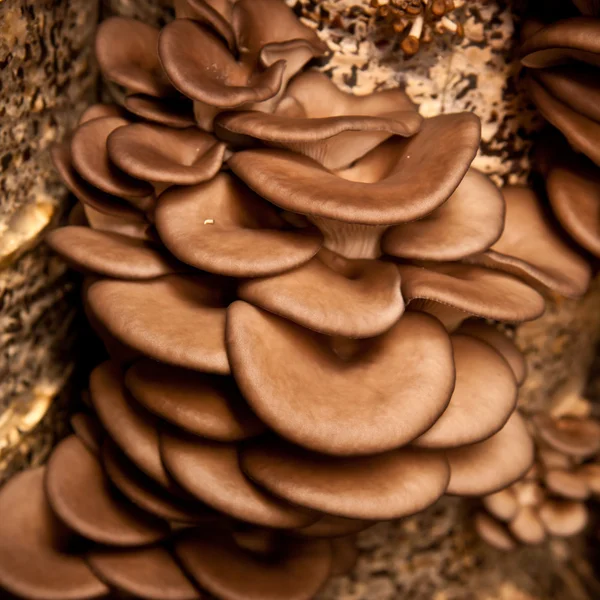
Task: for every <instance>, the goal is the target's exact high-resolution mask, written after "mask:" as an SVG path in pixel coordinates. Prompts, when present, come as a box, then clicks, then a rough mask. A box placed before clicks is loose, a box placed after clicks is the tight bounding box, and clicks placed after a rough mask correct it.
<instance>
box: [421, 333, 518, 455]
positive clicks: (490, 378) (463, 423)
mask: <svg viewBox="0 0 600 600" xmlns="http://www.w3.org/2000/svg"><path fill="white" fill-rule="evenodd" d="M415 335H419V334H415ZM451 340H452V347H453V349H454V367H455V371H456V384H455V386H454V392H453V393H452V397H451V399H450V403H449V404H448V407H447V408H446V410H445V411H444V413H443V414H442V416H441V417H440V418H439V419H438V420H437V421H436V422H435V423H434V424H433V426H432V427H431V428H430V429H428V430H427V431H426V432H425V433H424V434H422V435H421V436H420V437H418V438H417V439H416V440H415V441H414V442H413V443H414V444H415V445H417V446H421V447H423V448H440V449H442V448H454V447H456V446H465V445H467V444H474V443H476V442H480V441H482V440H485V439H487V438H489V437H490V436H491V435H493V434H494V433H496V432H497V431H499V430H500V429H502V427H503V426H504V424H505V423H506V421H507V420H508V418H509V417H510V415H511V413H512V411H513V409H514V408H515V405H516V403H517V385H516V382H515V378H514V376H513V373H512V371H511V369H510V367H509V365H508V363H507V362H506V361H505V360H504V358H502V356H501V355H500V354H498V352H496V351H495V350H494V349H493V348H492V347H491V346H490V345H489V344H486V343H485V342H482V341H480V340H478V339H476V338H472V337H470V336H467V335H453V336H452V338H451Z"/></svg>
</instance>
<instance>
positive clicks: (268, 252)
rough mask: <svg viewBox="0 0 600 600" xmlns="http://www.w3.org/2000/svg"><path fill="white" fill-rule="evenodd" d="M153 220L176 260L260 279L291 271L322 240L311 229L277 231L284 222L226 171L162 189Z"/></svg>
mask: <svg viewBox="0 0 600 600" xmlns="http://www.w3.org/2000/svg"><path fill="white" fill-rule="evenodd" d="M155 219H156V227H157V229H158V231H159V233H160V236H161V238H162V240H163V241H164V243H165V245H166V246H167V247H168V248H169V250H171V252H173V254H175V256H177V257H178V258H179V259H180V260H182V261H184V262H186V263H188V264H191V265H193V266H195V267H197V268H199V269H203V270H206V271H210V272H214V273H219V274H223V275H230V276H233V277H261V276H265V275H271V274H275V273H281V272H282V271H286V270H288V269H292V268H294V267H297V266H299V265H301V264H303V263H305V262H307V261H308V260H310V259H311V258H312V257H313V256H314V255H315V254H316V253H317V252H318V250H319V248H320V247H321V244H322V241H323V238H322V236H321V234H320V233H319V232H318V231H315V230H314V229H311V230H308V231H303V230H289V231H282V229H283V228H284V227H285V225H286V223H285V222H284V221H283V219H281V218H280V217H279V216H278V215H277V213H276V211H275V210H274V209H273V207H272V206H270V205H269V204H268V203H267V202H265V201H264V200H262V199H261V198H259V197H258V196H257V195H256V194H254V192H252V191H251V190H250V189H248V188H247V187H246V186H245V185H244V184H243V183H242V182H240V181H239V180H238V179H237V178H236V177H233V176H232V175H230V174H229V173H219V174H218V175H217V176H216V177H215V178H214V179H212V180H211V181H208V182H206V183H201V184H199V185H196V186H192V187H182V188H172V189H169V190H167V191H166V192H165V193H164V194H162V195H161V197H160V199H159V202H158V206H157V209H156V214H155ZM288 229H289V228H288Z"/></svg>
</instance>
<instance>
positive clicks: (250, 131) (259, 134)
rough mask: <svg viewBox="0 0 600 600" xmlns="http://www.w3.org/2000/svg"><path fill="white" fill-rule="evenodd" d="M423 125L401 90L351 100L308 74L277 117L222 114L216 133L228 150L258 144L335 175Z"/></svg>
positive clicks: (292, 89) (327, 80)
mask: <svg viewBox="0 0 600 600" xmlns="http://www.w3.org/2000/svg"><path fill="white" fill-rule="evenodd" d="M422 121H423V119H422V117H421V116H420V115H419V114H418V113H417V112H416V110H415V109H414V105H412V103H411V102H410V100H408V98H407V96H406V94H404V92H402V91H400V90H385V91H383V92H375V93H373V94H369V95H366V96H356V95H354V94H348V93H345V92H343V91H341V90H340V89H339V88H338V87H337V86H336V85H335V83H333V82H332V81H331V79H330V78H329V77H327V76H326V75H324V74H323V73H320V72H318V71H307V72H305V73H302V74H301V75H299V76H298V77H296V78H295V79H294V80H293V81H292V83H291V84H290V86H289V87H288V88H287V90H286V95H285V97H284V98H283V99H282V101H281V103H280V105H279V107H278V108H277V112H276V113H266V112H258V111H252V112H231V113H226V114H222V115H220V116H219V117H217V119H216V122H215V130H216V131H217V133H218V135H219V137H220V138H221V139H227V140H229V141H231V142H232V143H233V144H243V145H248V144H249V143H252V142H253V141H254V140H261V141H262V142H265V143H267V144H268V145H270V146H275V147H279V148H287V149H289V150H293V151H295V152H298V153H300V154H303V155H305V156H308V157H310V158H312V159H314V160H316V161H317V162H319V163H321V164H322V165H323V166H324V167H325V168H327V169H330V170H336V169H341V168H344V167H347V166H348V165H350V164H351V163H352V162H354V161H355V160H357V159H358V158H360V157H362V156H364V155H365V154H367V153H368V152H369V151H370V150H372V149H373V148H374V147H375V146H377V145H378V144H380V143H381V142H383V141H385V140H386V139H388V138H389V137H390V136H392V135H399V136H403V137H406V136H411V135H414V134H415V133H417V131H418V130H419V128H420V127H421V123H422Z"/></svg>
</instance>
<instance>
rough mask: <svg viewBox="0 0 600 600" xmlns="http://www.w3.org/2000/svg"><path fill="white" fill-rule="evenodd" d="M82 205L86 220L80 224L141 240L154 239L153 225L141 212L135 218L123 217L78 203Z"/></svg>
mask: <svg viewBox="0 0 600 600" xmlns="http://www.w3.org/2000/svg"><path fill="white" fill-rule="evenodd" d="M76 206H81V208H82V210H83V214H84V216H85V219H86V222H84V223H79V225H84V226H89V227H91V228H92V229H96V230H98V231H110V232H112V233H118V234H120V235H125V236H127V237H132V238H137V239H139V240H145V241H154V234H153V233H152V230H151V225H150V223H149V222H148V221H146V220H145V219H144V217H143V215H142V214H141V213H137V214H136V216H135V217H133V218H129V217H128V218H121V217H116V216H113V215H109V214H106V213H103V212H100V211H98V210H96V209H95V208H92V207H91V206H90V205H89V204H78V205H76Z"/></svg>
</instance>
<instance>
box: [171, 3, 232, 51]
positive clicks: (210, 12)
mask: <svg viewBox="0 0 600 600" xmlns="http://www.w3.org/2000/svg"><path fill="white" fill-rule="evenodd" d="M174 5H175V16H176V17H177V18H178V19H193V20H194V21H200V22H201V23H206V24H207V25H210V27H211V28H212V29H214V30H215V31H216V32H217V33H218V34H219V35H220V36H221V37H222V38H223V39H224V40H225V41H226V42H227V45H228V46H229V48H230V49H231V50H234V49H235V45H236V41H235V34H234V33H233V29H232V28H231V19H232V12H233V11H232V9H233V2H232V1H231V0H175V2H174Z"/></svg>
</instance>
